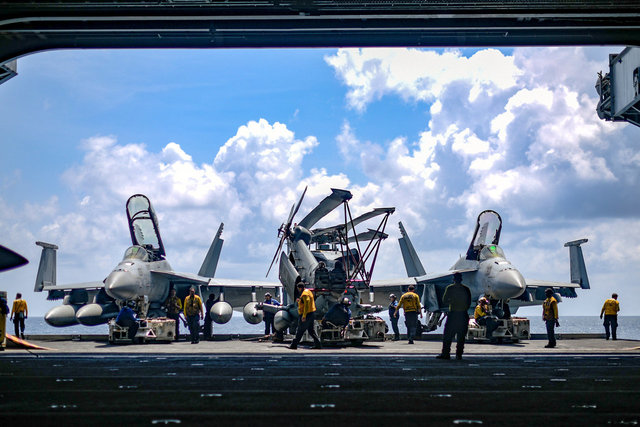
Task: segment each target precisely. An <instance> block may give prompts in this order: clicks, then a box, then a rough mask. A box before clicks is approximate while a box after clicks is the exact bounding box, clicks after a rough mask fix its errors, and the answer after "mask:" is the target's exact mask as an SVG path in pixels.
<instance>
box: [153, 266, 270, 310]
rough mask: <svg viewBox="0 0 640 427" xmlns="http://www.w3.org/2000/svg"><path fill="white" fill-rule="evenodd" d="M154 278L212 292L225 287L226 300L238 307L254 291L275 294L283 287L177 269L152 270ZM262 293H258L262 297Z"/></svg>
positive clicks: (217, 291)
mask: <svg viewBox="0 0 640 427" xmlns="http://www.w3.org/2000/svg"><path fill="white" fill-rule="evenodd" d="M151 279H152V280H154V281H155V280H157V281H160V280H166V281H170V282H173V283H174V284H175V285H177V286H178V287H182V288H183V289H184V288H185V287H189V286H199V287H201V288H208V289H209V290H210V291H211V292H214V293H219V292H221V291H222V290H223V289H224V294H225V297H224V298H225V301H227V302H228V303H229V304H231V305H232V306H233V307H234V308H236V309H238V308H241V307H243V306H244V305H245V304H246V303H248V302H249V301H251V299H252V295H251V294H252V291H254V290H256V291H258V290H260V291H264V292H266V291H269V292H273V293H274V294H275V291H276V289H277V288H281V287H282V285H281V284H280V283H275V282H264V281H261V280H247V279H217V278H216V279H214V278H211V277H203V276H198V275H197V274H190V273H177V272H175V271H151ZM260 295H261V294H258V296H259V297H260Z"/></svg>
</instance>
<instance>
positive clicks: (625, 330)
mask: <svg viewBox="0 0 640 427" xmlns="http://www.w3.org/2000/svg"><path fill="white" fill-rule="evenodd" d="M380 317H382V318H383V319H384V320H385V321H388V315H387V313H381V316H380ZM530 320H531V333H534V334H535V333H540V334H543V333H546V329H545V326H544V323H543V322H542V320H540V318H539V317H535V318H530ZM403 323H404V322H403V321H402V319H401V321H400V322H399V327H400V332H401V333H404V332H406V330H405V328H404V324H403ZM180 329H181V333H182V331H186V330H187V329H186V328H183V327H182V326H181V328H180ZM7 331H8V332H9V333H13V332H12V331H13V325H12V324H10V322H9V321H7ZM556 331H557V333H560V334H562V333H572V334H573V333H586V334H593V333H603V332H604V327H603V326H602V320H601V319H600V318H599V317H597V316H564V317H561V318H560V327H559V328H557V329H556ZM263 332H264V323H260V324H258V325H251V324H249V323H247V322H245V321H244V319H243V318H242V314H240V313H237V312H234V313H233V317H232V318H231V320H230V321H229V322H228V323H226V324H224V325H217V324H215V323H214V334H215V333H217V334H261V333H263ZM25 333H26V334H27V335H87V334H98V335H101V334H103V335H107V334H108V333H109V332H108V328H107V325H98V326H82V325H75V326H67V327H63V328H55V327H53V326H49V325H47V324H46V323H45V321H44V318H43V317H29V318H28V319H27V320H26V330H25ZM435 333H442V328H439V329H438V330H437V331H436V332H435ZM618 338H621V339H634V340H640V316H619V317H618Z"/></svg>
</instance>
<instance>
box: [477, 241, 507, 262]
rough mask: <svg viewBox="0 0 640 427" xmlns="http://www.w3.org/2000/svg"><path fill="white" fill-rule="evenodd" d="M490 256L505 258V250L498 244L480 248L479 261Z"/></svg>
mask: <svg viewBox="0 0 640 427" xmlns="http://www.w3.org/2000/svg"><path fill="white" fill-rule="evenodd" d="M490 258H504V252H503V251H502V249H501V248H500V246H498V245H487V246H485V247H483V248H482V249H480V255H479V256H478V260H479V261H484V260H486V259H490Z"/></svg>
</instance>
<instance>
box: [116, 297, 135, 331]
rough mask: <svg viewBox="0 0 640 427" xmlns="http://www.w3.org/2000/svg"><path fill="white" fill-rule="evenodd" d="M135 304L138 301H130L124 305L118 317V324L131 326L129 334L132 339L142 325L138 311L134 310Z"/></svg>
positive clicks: (126, 326)
mask: <svg viewBox="0 0 640 427" xmlns="http://www.w3.org/2000/svg"><path fill="white" fill-rule="evenodd" d="M135 306H136V303H135V302H134V301H129V302H128V303H127V305H125V306H124V307H122V309H121V310H120V313H118V317H116V325H118V326H120V327H122V328H129V334H128V336H129V339H130V340H133V338H135V336H136V332H138V328H139V327H140V325H139V324H138V318H137V317H136V312H135V311H133V309H134V308H135Z"/></svg>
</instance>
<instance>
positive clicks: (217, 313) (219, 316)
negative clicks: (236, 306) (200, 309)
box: [209, 301, 233, 325]
mask: <svg viewBox="0 0 640 427" xmlns="http://www.w3.org/2000/svg"><path fill="white" fill-rule="evenodd" d="M209 315H210V316H211V320H213V321H214V322H216V323H217V324H219V325H224V324H225V323H227V322H228V321H229V320H231V316H232V315H233V307H231V304H229V303H228V302H225V301H219V302H217V303H215V304H213V307H211V310H210V311H209Z"/></svg>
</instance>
